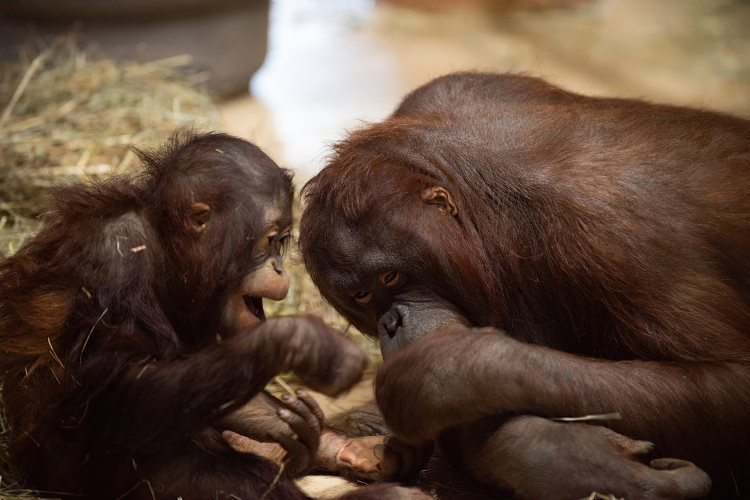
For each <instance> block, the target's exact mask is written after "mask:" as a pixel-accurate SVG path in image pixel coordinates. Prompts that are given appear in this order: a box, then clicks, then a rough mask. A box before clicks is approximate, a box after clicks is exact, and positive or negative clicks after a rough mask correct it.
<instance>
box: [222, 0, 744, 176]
mask: <svg viewBox="0 0 750 500" xmlns="http://www.w3.org/2000/svg"><path fill="white" fill-rule="evenodd" d="M442 3H443V4H445V3H446V2H442ZM454 4H455V5H460V4H461V2H454ZM467 69H478V70H492V71H513V72H525V73H529V74H532V75H538V76H543V77H545V78H547V79H549V80H551V81H553V82H555V83H557V84H559V85H561V86H563V87H565V88H568V89H570V90H574V91H579V92H583V93H588V94H597V95H609V96H621V97H642V98H645V99H648V100H653V101H659V102H666V103H673V104H685V105H692V106H699V107H705V108H712V109H717V110H722V111H727V112H731V113H734V114H739V115H743V116H750V2H748V1H747V0H592V1H591V2H588V3H584V4H582V5H581V6H580V7H577V8H570V9H551V10H533V11H523V10H520V11H514V12H486V11H480V10H461V9H458V8H457V9H454V10H450V11H446V10H442V11H424V10H413V9H406V8H399V7H396V6H394V5H388V4H386V3H376V2H375V1H374V0H317V1H316V0H273V1H272V3H271V18H270V32H269V52H268V55H267V57H266V61H265V63H264V64H263V66H262V68H261V69H260V71H259V72H258V73H256V75H255V76H254V78H253V80H252V82H251V92H252V94H251V95H250V94H249V95H247V96H243V97H240V98H237V99H233V100H231V101H227V102H224V103H221V105H220V108H221V112H222V117H223V121H224V125H223V126H224V128H225V129H226V130H228V131H230V132H232V133H235V134H237V135H240V136H242V137H246V138H249V139H251V140H253V141H254V142H256V143H257V144H258V145H260V146H261V147H262V148H263V149H264V150H265V151H266V152H267V153H269V154H270V155H271V156H272V157H273V158H274V159H275V160H276V161H277V162H278V163H279V164H281V165H282V166H284V167H287V168H291V169H294V170H295V172H296V179H297V181H298V182H300V183H301V182H304V181H305V180H306V179H308V178H309V177H310V176H312V175H314V174H315V173H316V172H317V171H318V170H319V169H320V168H321V166H322V164H323V160H324V157H325V154H326V150H327V149H326V148H327V146H328V145H329V144H330V143H331V142H332V141H335V140H336V139H338V138H341V137H342V136H343V135H344V134H345V133H346V131H347V130H350V129H352V128H355V127H357V126H358V125H359V124H360V123H361V122H362V121H376V120H380V119H382V118H384V117H386V116H387V115H388V114H389V113H390V112H391V111H392V110H393V109H394V108H395V106H396V105H397V103H398V102H399V100H400V98H401V97H402V96H403V95H404V94H405V93H407V92H408V91H410V90H411V89H413V88H415V87H417V86H419V85H420V84H422V83H425V82H426V81H428V80H430V79H432V78H434V77H436V76H439V75H442V74H445V73H448V72H451V71H457V70H467Z"/></svg>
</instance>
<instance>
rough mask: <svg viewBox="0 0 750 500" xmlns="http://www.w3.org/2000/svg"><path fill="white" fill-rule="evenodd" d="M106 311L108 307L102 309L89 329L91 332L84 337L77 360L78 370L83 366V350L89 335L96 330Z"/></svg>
mask: <svg viewBox="0 0 750 500" xmlns="http://www.w3.org/2000/svg"><path fill="white" fill-rule="evenodd" d="M107 311H109V307H108V308H106V309H104V312H103V313H101V314H100V315H99V317H98V318H96V321H95V322H94V326H92V327H91V331H90V332H89V334H88V335H87V336H86V340H85V341H84V342H83V347H81V357H80V358H79V359H78V368H81V365H82V364H83V350H84V349H86V344H88V343H89V339H90V338H91V334H92V333H94V328H96V325H98V324H99V322H100V321H101V320H102V318H103V317H104V315H105V314H107Z"/></svg>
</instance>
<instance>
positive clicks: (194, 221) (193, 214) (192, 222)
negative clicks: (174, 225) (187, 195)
mask: <svg viewBox="0 0 750 500" xmlns="http://www.w3.org/2000/svg"><path fill="white" fill-rule="evenodd" d="M189 216H190V217H189V219H188V228H189V229H190V230H191V231H193V232H195V233H202V232H204V231H205V230H206V223H207V222H208V219H210V218H211V207H209V206H208V205H206V204H205V203H200V202H198V203H193V204H192V205H190V214H189Z"/></svg>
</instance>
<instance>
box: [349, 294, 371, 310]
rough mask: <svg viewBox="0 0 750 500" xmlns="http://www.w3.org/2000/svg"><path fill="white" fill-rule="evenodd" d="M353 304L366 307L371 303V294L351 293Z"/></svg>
mask: <svg viewBox="0 0 750 500" xmlns="http://www.w3.org/2000/svg"><path fill="white" fill-rule="evenodd" d="M352 298H353V299H354V302H356V303H357V304H359V305H361V306H365V307H366V306H368V305H370V302H372V294H371V293H370V292H354V293H352Z"/></svg>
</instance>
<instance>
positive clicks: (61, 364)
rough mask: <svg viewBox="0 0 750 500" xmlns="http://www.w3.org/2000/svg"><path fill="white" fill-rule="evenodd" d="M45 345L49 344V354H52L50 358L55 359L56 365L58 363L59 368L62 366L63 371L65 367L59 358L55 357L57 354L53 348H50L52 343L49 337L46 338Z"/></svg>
mask: <svg viewBox="0 0 750 500" xmlns="http://www.w3.org/2000/svg"><path fill="white" fill-rule="evenodd" d="M47 343H48V344H49V352H50V354H52V357H53V358H54V359H55V361H57V362H58V363H60V366H62V367H63V370H64V369H65V365H64V364H63V362H62V361H60V358H58V357H57V353H56V352H55V348H54V347H52V341H51V340H50V339H49V337H47Z"/></svg>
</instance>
